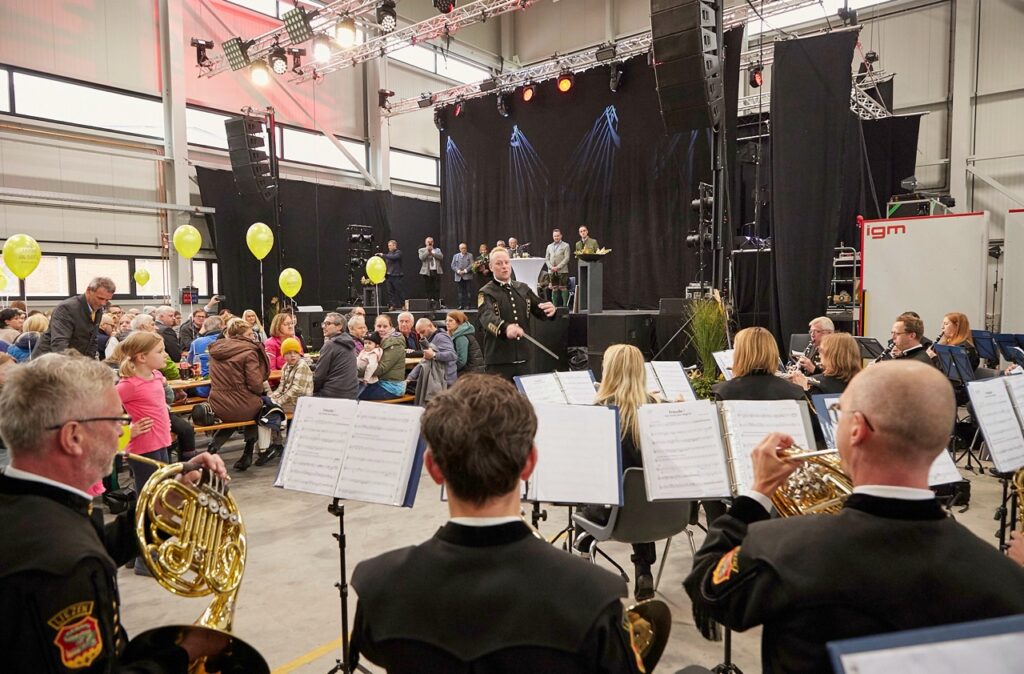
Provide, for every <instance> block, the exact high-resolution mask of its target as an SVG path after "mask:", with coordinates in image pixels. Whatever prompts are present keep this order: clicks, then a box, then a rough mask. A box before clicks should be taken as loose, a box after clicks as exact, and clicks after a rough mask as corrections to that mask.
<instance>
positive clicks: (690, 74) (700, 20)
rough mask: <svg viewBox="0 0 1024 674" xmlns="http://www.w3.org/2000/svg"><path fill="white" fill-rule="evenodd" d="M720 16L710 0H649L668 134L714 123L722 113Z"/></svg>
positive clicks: (654, 47)
mask: <svg viewBox="0 0 1024 674" xmlns="http://www.w3.org/2000/svg"><path fill="white" fill-rule="evenodd" d="M720 21H721V12H720V10H718V9H716V4H715V3H713V2H709V1H708V0H651V34H652V38H653V49H654V77H655V79H656V81H657V88H658V100H659V103H660V106H661V117H662V120H663V121H664V123H665V130H666V131H667V132H668V133H677V132H680V131H692V130H694V129H700V128H707V127H709V126H710V127H718V125H719V124H720V123H721V122H722V120H723V119H724V118H725V98H724V89H723V85H722V81H723V80H722V62H721V57H720V54H721V51H720V50H719V45H718V24H719V22H720Z"/></svg>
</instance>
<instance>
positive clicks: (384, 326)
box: [359, 314, 405, 400]
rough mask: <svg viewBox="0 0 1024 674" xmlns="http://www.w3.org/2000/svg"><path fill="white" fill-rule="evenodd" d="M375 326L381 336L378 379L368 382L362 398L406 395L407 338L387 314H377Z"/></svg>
mask: <svg viewBox="0 0 1024 674" xmlns="http://www.w3.org/2000/svg"><path fill="white" fill-rule="evenodd" d="M374 328H375V330H376V332H377V335H378V337H380V340H381V342H380V348H381V352H382V353H381V357H380V365H379V367H378V368H377V372H376V375H377V381H376V382H374V383H372V384H367V386H366V388H364V389H363V390H362V392H361V393H360V394H359V399H360V400H388V399H391V398H400V397H402V396H403V395H405V339H404V338H403V337H402V333H400V332H398V331H397V330H395V329H393V328H392V327H391V319H390V318H388V316H387V314H381V315H380V316H377V321H376V323H375V324H374Z"/></svg>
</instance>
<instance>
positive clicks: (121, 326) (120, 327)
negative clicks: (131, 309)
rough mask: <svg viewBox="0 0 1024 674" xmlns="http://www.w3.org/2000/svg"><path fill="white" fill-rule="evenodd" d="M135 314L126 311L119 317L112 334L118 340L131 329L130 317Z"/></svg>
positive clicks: (124, 336)
mask: <svg viewBox="0 0 1024 674" xmlns="http://www.w3.org/2000/svg"><path fill="white" fill-rule="evenodd" d="M135 316H136V314H132V313H126V314H124V315H123V316H121V319H120V320H119V321H118V322H117V332H116V333H114V336H115V337H117V341H118V342H123V341H124V340H125V338H126V337H127V336H128V334H129V333H130V332H131V331H132V319H134V318H135Z"/></svg>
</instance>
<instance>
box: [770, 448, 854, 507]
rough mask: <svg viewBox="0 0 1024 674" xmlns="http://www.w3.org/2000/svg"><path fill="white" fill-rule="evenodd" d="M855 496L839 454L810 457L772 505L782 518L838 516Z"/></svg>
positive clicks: (778, 494) (777, 494)
mask: <svg viewBox="0 0 1024 674" xmlns="http://www.w3.org/2000/svg"><path fill="white" fill-rule="evenodd" d="M851 493H853V482H852V481H851V480H850V478H849V476H847V475H846V473H844V472H843V468H842V466H841V465H840V461H839V455H838V454H823V455H820V456H812V457H808V458H807V459H805V460H804V463H803V465H802V466H800V467H799V468H797V469H796V471H795V472H794V473H793V474H792V475H790V476H789V478H788V479H787V480H786V481H785V482H784V483H783V485H782V486H781V487H779V488H778V489H776V490H775V493H774V494H772V504H773V505H774V506H775V509H776V510H778V511H779V514H780V515H782V516H783V517H791V516H793V515H806V514H809V513H830V514H835V513H837V512H839V511H840V510H842V508H843V504H844V503H845V502H846V497H847V496H849V495H850V494H851Z"/></svg>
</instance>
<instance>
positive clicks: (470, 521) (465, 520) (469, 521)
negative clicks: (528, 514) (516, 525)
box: [448, 515, 523, 527]
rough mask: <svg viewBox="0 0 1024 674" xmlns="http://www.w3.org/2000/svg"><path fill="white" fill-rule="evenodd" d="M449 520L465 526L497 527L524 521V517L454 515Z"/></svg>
mask: <svg viewBox="0 0 1024 674" xmlns="http://www.w3.org/2000/svg"><path fill="white" fill-rule="evenodd" d="M448 521H449V522H451V523H452V524H461V525H462V526H464V527H496V526H498V525H499V524H508V523H509V522H522V521H523V518H522V517H515V516H511V515H507V516H505V517H453V518H451V519H450V520H448Z"/></svg>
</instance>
